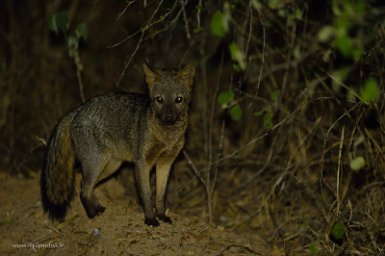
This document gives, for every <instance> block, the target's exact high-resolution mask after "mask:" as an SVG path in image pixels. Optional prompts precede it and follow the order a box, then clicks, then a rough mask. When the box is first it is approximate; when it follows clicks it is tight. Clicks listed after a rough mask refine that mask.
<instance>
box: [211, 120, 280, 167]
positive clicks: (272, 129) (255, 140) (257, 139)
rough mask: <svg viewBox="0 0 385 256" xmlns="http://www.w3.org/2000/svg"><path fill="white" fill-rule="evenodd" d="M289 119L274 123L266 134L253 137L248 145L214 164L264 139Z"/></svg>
mask: <svg viewBox="0 0 385 256" xmlns="http://www.w3.org/2000/svg"><path fill="white" fill-rule="evenodd" d="M286 121H287V118H284V119H283V120H281V121H280V122H279V123H277V124H276V125H274V126H273V127H272V128H271V129H269V130H268V131H267V132H265V133H264V134H262V135H261V136H259V137H257V138H254V139H252V140H251V141H249V142H248V143H247V144H246V145H244V146H242V147H241V148H239V149H237V150H235V151H233V152H232V153H230V154H228V155H227V156H225V157H223V158H221V159H219V160H217V161H215V162H213V164H216V163H219V162H222V161H224V160H226V159H228V158H231V157H233V156H234V155H236V154H238V153H239V152H240V151H242V150H244V149H245V148H247V147H248V146H250V145H252V144H254V143H256V142H257V141H259V140H261V139H263V138H264V137H266V136H267V135H269V134H270V133H271V132H272V131H274V130H275V129H277V128H278V127H279V126H281V125H282V124H284V123H285V122H286Z"/></svg>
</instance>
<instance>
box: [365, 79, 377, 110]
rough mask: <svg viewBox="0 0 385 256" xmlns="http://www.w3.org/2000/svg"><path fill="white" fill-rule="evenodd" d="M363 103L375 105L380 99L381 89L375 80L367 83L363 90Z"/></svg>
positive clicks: (369, 80)
mask: <svg viewBox="0 0 385 256" xmlns="http://www.w3.org/2000/svg"><path fill="white" fill-rule="evenodd" d="M361 98H362V101H363V102H365V103H367V104H369V103H375V102H377V101H378V100H379V98H380V88H378V84H377V81H376V80H375V79H374V78H369V79H368V80H366V81H365V84H364V87H363V88H362V89H361Z"/></svg>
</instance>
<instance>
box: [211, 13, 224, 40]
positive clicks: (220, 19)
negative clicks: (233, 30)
mask: <svg viewBox="0 0 385 256" xmlns="http://www.w3.org/2000/svg"><path fill="white" fill-rule="evenodd" d="M210 28H211V33H212V34H213V35H215V36H217V37H223V36H224V35H225V34H226V33H227V31H228V30H229V18H228V17H227V16H226V15H225V14H224V13H222V12H220V11H216V12H215V13H214V15H213V17H212V18H211V24H210Z"/></svg>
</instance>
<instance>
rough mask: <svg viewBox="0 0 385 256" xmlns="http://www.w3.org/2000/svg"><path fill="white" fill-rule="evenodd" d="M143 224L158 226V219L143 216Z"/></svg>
mask: <svg viewBox="0 0 385 256" xmlns="http://www.w3.org/2000/svg"><path fill="white" fill-rule="evenodd" d="M144 224H146V225H148V226H152V227H157V226H159V221H158V220H157V219H155V218H144Z"/></svg>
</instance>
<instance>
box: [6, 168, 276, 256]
mask: <svg viewBox="0 0 385 256" xmlns="http://www.w3.org/2000/svg"><path fill="white" fill-rule="evenodd" d="M0 183H1V187H0V205H1V209H0V231H1V232H0V254H2V255H27V254H31V253H36V254H39V255H271V253H269V250H268V248H267V247H266V245H265V243H264V241H263V240H262V239H261V238H260V237H258V236H256V235H252V234H248V233H242V234H239V233H232V232H229V231H228V230H225V229H223V228H220V227H210V226H209V225H207V224H206V223H205V222H204V221H202V220H201V219H199V218H196V217H191V216H180V215H176V214H174V213H172V212H169V213H168V214H169V215H170V216H171V218H172V219H173V224H172V225H169V224H165V223H161V226H159V227H157V228H151V227H148V226H145V225H144V224H143V213H142V210H141V208H140V206H139V205H137V204H135V203H132V200H128V199H127V197H126V196H125V195H124V189H123V187H122V186H121V185H120V183H119V182H117V181H116V180H114V179H112V180H109V181H108V182H107V183H105V184H103V185H102V186H99V187H98V189H97V194H98V197H99V198H100V201H101V202H102V204H103V205H104V206H106V208H107V209H106V211H105V212H104V214H103V215H102V216H99V217H97V218H95V219H93V220H90V219H88V218H87V217H86V214H85V212H84V209H83V208H82V206H81V204H80V200H79V198H78V197H77V196H76V197H75V199H74V200H73V203H72V206H71V208H70V210H69V212H68V215H67V217H66V220H65V221H64V222H62V223H52V222H51V221H49V220H48V218H47V216H46V215H45V214H44V213H43V210H42V207H41V202H40V192H39V185H38V184H39V181H38V177H35V178H32V179H24V178H15V177H11V176H9V175H6V174H4V173H2V172H0ZM127 202H129V203H127Z"/></svg>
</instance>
